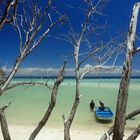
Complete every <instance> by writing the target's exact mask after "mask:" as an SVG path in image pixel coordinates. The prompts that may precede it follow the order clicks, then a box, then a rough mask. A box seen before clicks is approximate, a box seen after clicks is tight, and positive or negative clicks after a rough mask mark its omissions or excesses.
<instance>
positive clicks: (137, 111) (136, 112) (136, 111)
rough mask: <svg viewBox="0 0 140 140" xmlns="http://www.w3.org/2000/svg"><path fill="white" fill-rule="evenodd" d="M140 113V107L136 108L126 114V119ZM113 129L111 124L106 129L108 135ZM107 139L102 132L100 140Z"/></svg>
mask: <svg viewBox="0 0 140 140" xmlns="http://www.w3.org/2000/svg"><path fill="white" fill-rule="evenodd" d="M138 114H140V109H136V110H134V111H133V112H131V113H129V114H128V115H127V116H126V120H128V119H131V118H132V117H134V116H136V115H138ZM113 129H114V126H111V127H110V129H109V130H108V131H107V133H108V135H111V134H112V133H113ZM106 139H107V136H106V134H104V135H103V136H102V137H101V138H100V140H106Z"/></svg>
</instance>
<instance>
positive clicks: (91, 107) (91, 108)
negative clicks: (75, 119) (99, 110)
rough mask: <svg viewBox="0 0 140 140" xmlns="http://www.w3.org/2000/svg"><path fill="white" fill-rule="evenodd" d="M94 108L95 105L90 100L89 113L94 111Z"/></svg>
mask: <svg viewBox="0 0 140 140" xmlns="http://www.w3.org/2000/svg"><path fill="white" fill-rule="evenodd" d="M94 107H95V103H94V101H93V100H91V102H90V104H89V108H90V111H93V110H94Z"/></svg>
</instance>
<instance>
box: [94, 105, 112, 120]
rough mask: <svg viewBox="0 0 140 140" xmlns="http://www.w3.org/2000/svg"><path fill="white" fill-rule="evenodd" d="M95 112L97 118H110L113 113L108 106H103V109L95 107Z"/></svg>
mask: <svg viewBox="0 0 140 140" xmlns="http://www.w3.org/2000/svg"><path fill="white" fill-rule="evenodd" d="M95 114H96V117H97V119H98V120H105V121H106V120H112V119H113V117H114V113H113V112H112V110H111V109H110V108H109V107H105V108H104V109H102V108H100V107H96V108H95Z"/></svg>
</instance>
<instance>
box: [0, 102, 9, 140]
mask: <svg viewBox="0 0 140 140" xmlns="http://www.w3.org/2000/svg"><path fill="white" fill-rule="evenodd" d="M10 104H11V102H10V103H9V104H8V105H6V106H3V107H2V108H0V123H1V130H2V134H3V138H4V140H11V138H10V133H9V130H8V124H7V121H6V117H5V113H4V110H5V109H6V108H7V107H9V105H10Z"/></svg>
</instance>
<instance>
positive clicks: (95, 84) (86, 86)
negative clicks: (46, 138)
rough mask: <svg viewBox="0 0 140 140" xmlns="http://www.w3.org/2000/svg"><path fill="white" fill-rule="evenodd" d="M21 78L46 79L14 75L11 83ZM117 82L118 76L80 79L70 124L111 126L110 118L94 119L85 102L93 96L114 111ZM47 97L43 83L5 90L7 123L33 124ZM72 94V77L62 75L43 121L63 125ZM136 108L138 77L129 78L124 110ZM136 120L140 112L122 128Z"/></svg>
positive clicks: (139, 97) (2, 101)
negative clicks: (53, 101)
mask: <svg viewBox="0 0 140 140" xmlns="http://www.w3.org/2000/svg"><path fill="white" fill-rule="evenodd" d="M21 81H22V82H23V81H24V82H27V81H38V82H46V79H40V78H32V79H31V78H15V79H14V80H13V81H12V83H15V82H21ZM53 82H54V79H51V80H49V82H48V85H49V86H51V87H52V85H53ZM119 82H120V79H113V78H109V79H107V78H103V79H102V78H99V79H98V78H96V79H94V78H90V79H83V80H82V81H81V86H80V90H81V95H82V98H81V101H80V104H79V107H78V110H77V112H76V116H75V119H74V122H73V125H72V126H73V127H79V128H83V129H91V128H93V127H108V126H111V125H112V124H113V121H112V122H109V123H101V122H98V121H97V120H96V117H95V114H94V112H90V111H89V102H90V101H91V99H93V100H94V102H95V103H96V105H97V106H98V102H99V100H101V101H103V102H104V103H105V105H106V106H109V107H111V108H112V110H113V112H115V108H116V101H117V95H118V89H119ZM50 96H51V92H50V90H49V89H48V88H46V87H43V86H18V87H16V88H13V89H11V90H8V91H7V92H5V93H4V94H3V95H2V96H1V97H0V106H3V105H5V104H7V103H9V102H10V101H12V104H11V105H10V107H9V108H8V109H6V111H5V113H6V117H7V121H8V122H9V123H10V124H18V125H35V124H37V123H38V121H39V120H40V119H41V118H42V116H43V115H44V113H45V111H46V110H47V107H48V104H49V100H50ZM74 97H75V80H74V79H72V78H70V79H68V78H66V79H64V81H63V83H62V84H61V85H60V88H59V92H58V96H57V103H56V106H55V108H54V110H53V112H52V115H51V117H50V119H49V121H48V123H47V125H48V126H52V127H63V120H62V114H63V113H64V114H65V117H66V118H67V117H68V114H69V112H70V110H71V107H72V104H73V101H74ZM139 107H140V79H138V78H137V79H131V82H130V89H129V98H128V106H127V112H128V113H129V112H132V111H133V110H135V109H137V108H139ZM139 122H140V115H139V116H137V117H134V118H133V119H131V120H128V122H127V125H126V127H127V128H128V129H131V128H134V127H136V126H137V125H138V124H139Z"/></svg>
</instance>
